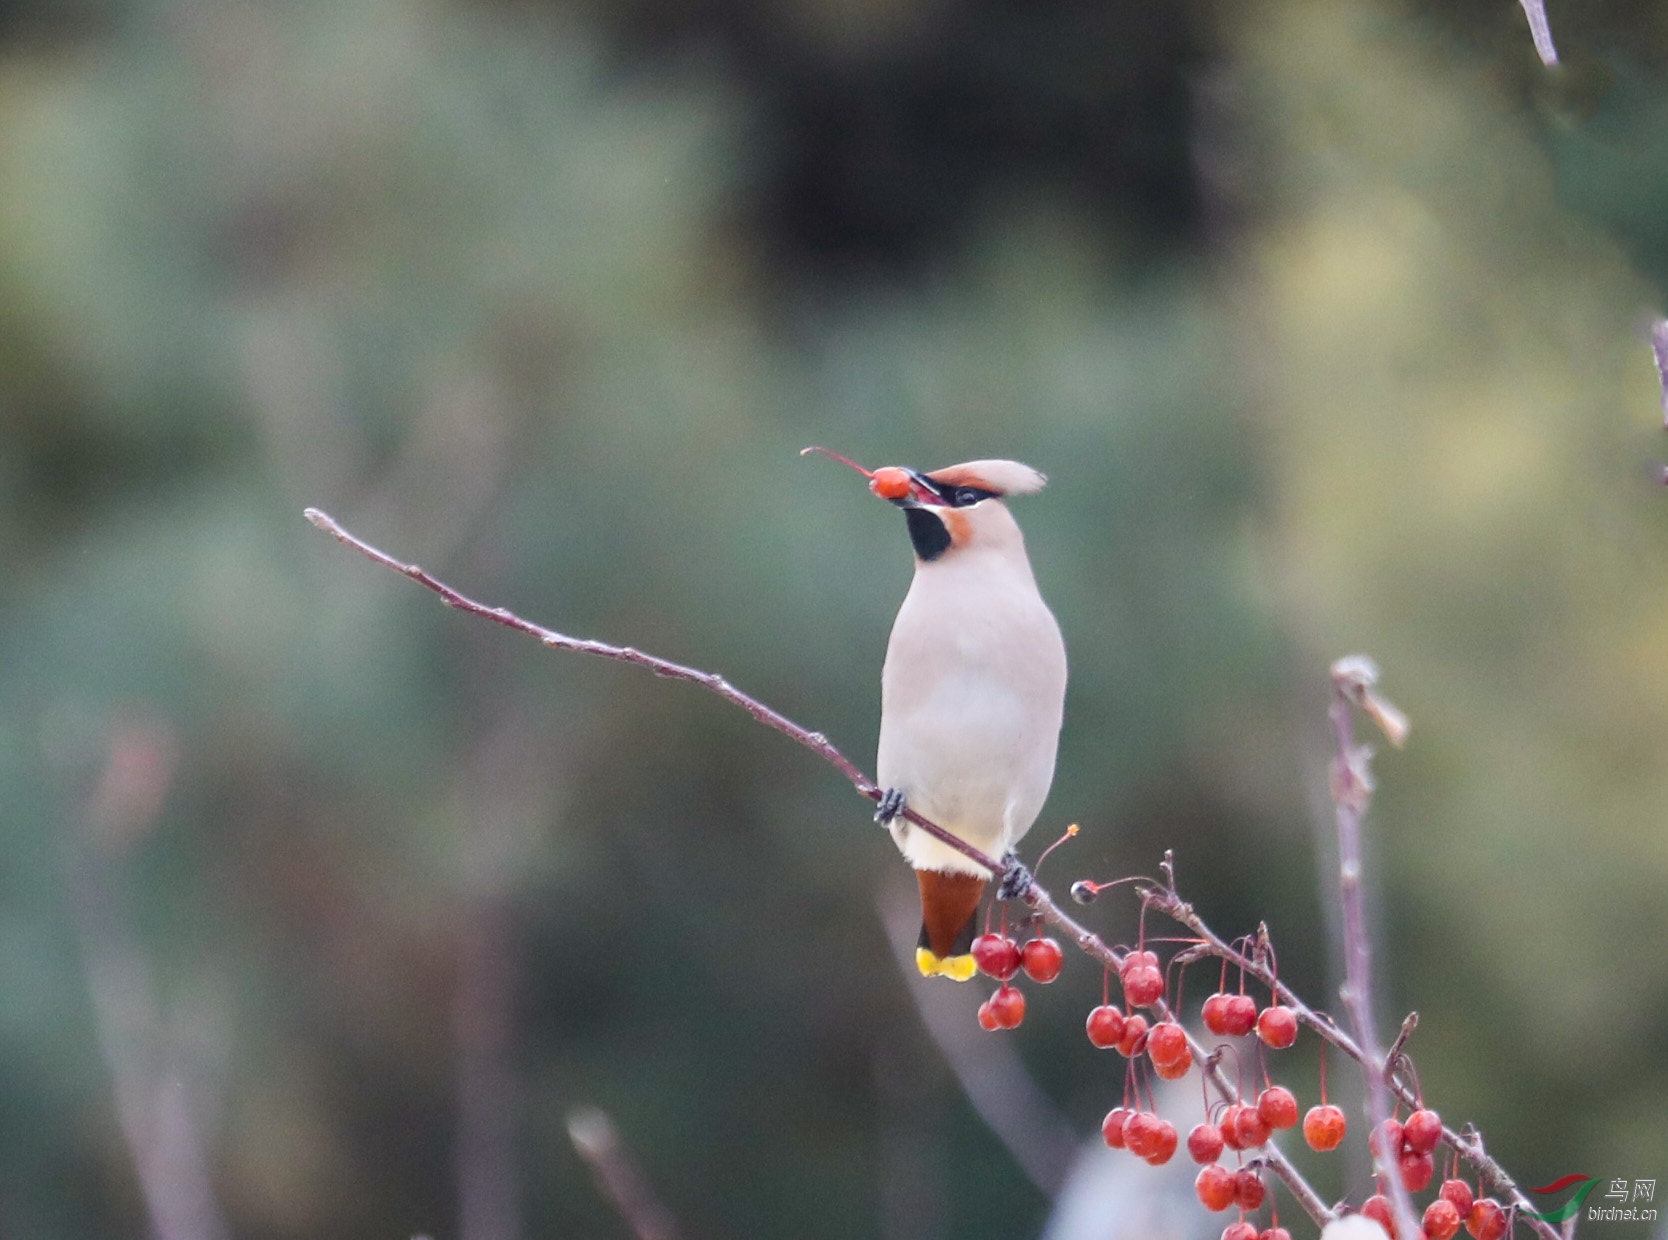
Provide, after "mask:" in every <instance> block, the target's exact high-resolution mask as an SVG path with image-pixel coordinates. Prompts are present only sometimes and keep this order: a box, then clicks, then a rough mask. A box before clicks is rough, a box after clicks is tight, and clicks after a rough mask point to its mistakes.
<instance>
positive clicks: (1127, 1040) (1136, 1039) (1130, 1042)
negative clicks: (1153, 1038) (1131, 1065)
mask: <svg viewBox="0 0 1668 1240" xmlns="http://www.w3.org/2000/svg"><path fill="white" fill-rule="evenodd" d="M1146 1046H1147V1018H1146V1017H1145V1016H1141V1015H1135V1016H1126V1017H1124V1036H1123V1037H1121V1038H1119V1039H1118V1054H1120V1055H1122V1056H1123V1057H1124V1058H1125V1059H1134V1058H1135V1057H1136V1056H1137V1055H1139V1054H1140V1053H1141V1052H1142V1051H1143V1050H1145V1049H1146Z"/></svg>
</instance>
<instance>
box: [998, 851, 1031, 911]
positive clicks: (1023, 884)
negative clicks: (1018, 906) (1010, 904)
mask: <svg viewBox="0 0 1668 1240" xmlns="http://www.w3.org/2000/svg"><path fill="white" fill-rule="evenodd" d="M1002 864H1003V866H1004V869H1003V870H1002V881H1001V883H999V884H998V885H997V888H996V898H997V899H998V900H1023V899H1024V898H1025V893H1026V892H1027V891H1030V890H1031V882H1032V879H1031V871H1030V870H1027V869H1026V868H1025V867H1024V866H1023V865H1021V864H1020V860H1019V854H1018V853H1013V852H1010V853H1009V854H1008V855H1007V856H1006V857H1003V858H1002Z"/></svg>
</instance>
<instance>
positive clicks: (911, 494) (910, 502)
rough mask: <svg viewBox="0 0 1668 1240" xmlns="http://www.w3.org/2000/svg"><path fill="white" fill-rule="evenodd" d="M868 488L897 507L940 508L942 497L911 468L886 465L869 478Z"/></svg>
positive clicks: (942, 501) (942, 504)
mask: <svg viewBox="0 0 1668 1240" xmlns="http://www.w3.org/2000/svg"><path fill="white" fill-rule="evenodd" d="M869 490H871V491H873V492H874V493H875V494H876V495H878V496H880V498H881V499H884V500H890V501H891V502H892V503H894V504H896V505H897V506H898V507H899V508H942V507H943V506H944V497H943V496H942V495H940V494H939V493H938V489H937V488H936V487H934V486H933V484H932V483H930V482H928V481H927V480H926V479H925V478H924V477H922V476H921V475H920V474H919V473H917V472H916V471H915V470H913V469H905V468H903V467H902V466H899V465H886V466H883V467H882V468H880V469H877V470H875V472H874V474H873V475H872V476H871V477H870V478H869Z"/></svg>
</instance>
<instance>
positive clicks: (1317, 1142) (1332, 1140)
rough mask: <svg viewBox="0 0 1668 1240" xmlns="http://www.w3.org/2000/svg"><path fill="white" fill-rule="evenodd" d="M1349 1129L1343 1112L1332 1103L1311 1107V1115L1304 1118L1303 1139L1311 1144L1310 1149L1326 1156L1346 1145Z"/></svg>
mask: <svg viewBox="0 0 1668 1240" xmlns="http://www.w3.org/2000/svg"><path fill="white" fill-rule="evenodd" d="M1347 1127H1348V1124H1347V1123H1346V1121H1345V1119H1344V1113H1343V1111H1342V1110H1340V1109H1339V1108H1337V1107H1335V1106H1333V1105H1332V1104H1331V1103H1327V1104H1326V1105H1324V1106H1318V1107H1310V1108H1309V1114H1307V1115H1305V1116H1304V1117H1303V1139H1304V1140H1305V1141H1307V1142H1308V1143H1309V1148H1310V1149H1312V1150H1319V1151H1320V1152H1321V1153H1323V1154H1324V1153H1326V1151H1328V1150H1335V1149H1337V1148H1338V1147H1339V1146H1340V1145H1342V1144H1343V1143H1344V1130H1345V1128H1347Z"/></svg>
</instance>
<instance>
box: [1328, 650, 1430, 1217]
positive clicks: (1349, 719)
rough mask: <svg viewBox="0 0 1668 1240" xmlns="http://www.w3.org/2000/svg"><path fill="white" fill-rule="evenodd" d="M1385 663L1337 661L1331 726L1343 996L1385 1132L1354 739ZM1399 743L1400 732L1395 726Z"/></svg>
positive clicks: (1395, 1174)
mask: <svg viewBox="0 0 1668 1240" xmlns="http://www.w3.org/2000/svg"><path fill="white" fill-rule="evenodd" d="M1377 681H1378V668H1377V667H1376V666H1375V665H1374V664H1373V662H1372V660H1371V659H1366V658H1363V657H1360V656H1351V657H1349V658H1346V659H1339V660H1338V661H1337V662H1336V663H1334V664H1333V665H1332V685H1333V693H1332V708H1331V710H1330V711H1329V712H1328V713H1329V714H1330V716H1331V719H1332V731H1333V736H1334V737H1335V739H1336V741H1337V745H1338V755H1337V757H1336V758H1335V759H1334V761H1333V766H1332V802H1333V804H1334V806H1336V811H1337V812H1336V818H1337V822H1338V887H1339V891H1340V897H1341V899H1342V901H1343V909H1344V985H1343V990H1342V997H1343V1000H1344V1006H1346V1007H1347V1008H1349V1011H1350V1016H1351V1018H1352V1019H1353V1021H1354V1024H1355V1040H1356V1042H1357V1043H1358V1044H1359V1045H1360V1047H1361V1053H1362V1055H1363V1056H1364V1061H1365V1063H1366V1066H1367V1117H1368V1119H1370V1120H1371V1121H1372V1127H1373V1132H1374V1133H1375V1134H1377V1133H1378V1131H1379V1129H1380V1128H1381V1127H1382V1126H1383V1124H1384V1121H1385V1120H1387V1119H1389V1118H1390V1090H1389V1088H1388V1086H1387V1084H1386V1082H1385V1073H1384V1071H1383V1070H1381V1069H1380V1067H1379V1065H1381V1064H1386V1065H1387V1063H1388V1061H1387V1060H1386V1059H1385V1056H1384V1053H1383V1052H1382V1051H1381V1050H1380V1049H1379V1042H1378V1026H1377V1024H1376V1023H1375V1021H1374V1020H1373V982H1372V946H1371V940H1370V938H1369V936H1368V934H1367V913H1366V904H1365V901H1364V900H1363V899H1362V894H1361V820H1362V818H1363V817H1365V816H1366V813H1367V805H1368V802H1369V801H1370V800H1371V798H1372V794H1373V776H1372V769H1371V765H1370V764H1371V762H1372V750H1371V749H1370V748H1368V747H1367V746H1365V745H1359V746H1358V745H1357V744H1356V743H1355V730H1354V719H1353V716H1352V715H1351V710H1352V708H1353V707H1354V706H1356V705H1362V706H1363V707H1364V708H1366V709H1367V710H1368V711H1369V713H1371V714H1373V717H1374V718H1375V719H1377V718H1379V716H1380V714H1381V713H1382V711H1381V710H1380V711H1373V710H1372V707H1371V706H1368V705H1367V704H1368V703H1375V702H1379V701H1380V699H1378V698H1377V696H1376V695H1375V694H1374V692H1373V686H1374V685H1375V684H1376V683H1377ZM1391 738H1392V740H1396V741H1397V742H1398V743H1399V736H1398V734H1396V733H1391ZM1399 1153H1400V1152H1399V1151H1398V1150H1380V1151H1379V1152H1378V1153H1377V1154H1376V1155H1375V1157H1376V1159H1377V1162H1378V1165H1379V1171H1380V1183H1381V1184H1383V1185H1385V1186H1386V1187H1387V1188H1388V1189H1389V1191H1390V1204H1391V1207H1392V1209H1393V1210H1394V1212H1395V1216H1396V1230H1397V1231H1398V1232H1400V1233H1401V1234H1403V1235H1409V1236H1411V1235H1415V1234H1417V1233H1418V1231H1419V1230H1420V1225H1419V1222H1418V1215H1416V1214H1415V1213H1414V1210H1413V1199H1412V1198H1411V1197H1409V1196H1408V1192H1407V1186H1406V1185H1405V1184H1403V1183H1402V1176H1401V1168H1400V1166H1399V1163H1398V1158H1399Z"/></svg>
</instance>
